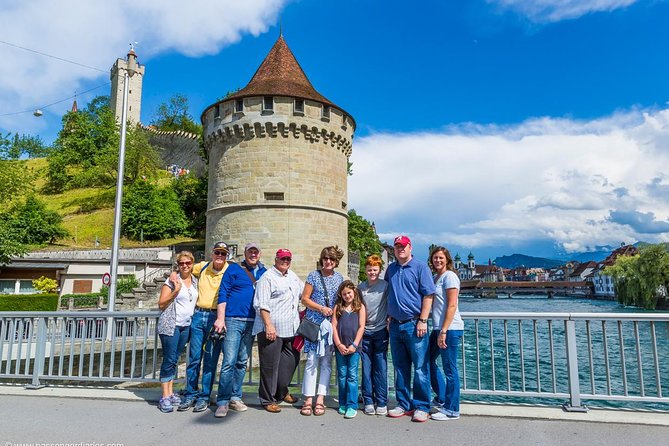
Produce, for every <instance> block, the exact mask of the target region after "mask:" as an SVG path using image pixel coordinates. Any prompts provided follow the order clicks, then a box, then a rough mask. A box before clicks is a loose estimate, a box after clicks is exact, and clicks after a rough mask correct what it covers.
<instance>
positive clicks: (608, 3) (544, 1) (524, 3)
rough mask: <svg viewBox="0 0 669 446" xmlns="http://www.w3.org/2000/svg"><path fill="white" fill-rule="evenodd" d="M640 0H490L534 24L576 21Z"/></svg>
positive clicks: (489, 0) (489, 1)
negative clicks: (576, 19) (591, 14)
mask: <svg viewBox="0 0 669 446" xmlns="http://www.w3.org/2000/svg"><path fill="white" fill-rule="evenodd" d="M637 1H638V0H488V3H494V4H497V5H498V6H499V7H500V8H502V9H509V10H511V11H515V12H517V13H519V14H522V15H524V16H526V17H527V18H528V19H530V20H531V21H533V22H537V23H549V22H559V21H560V20H566V19H575V18H578V17H581V16H583V15H586V14H589V13H592V12H602V11H613V10H615V9H619V8H624V7H626V6H629V5H631V4H633V3H636V2H637Z"/></svg>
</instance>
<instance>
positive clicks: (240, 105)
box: [235, 99, 244, 113]
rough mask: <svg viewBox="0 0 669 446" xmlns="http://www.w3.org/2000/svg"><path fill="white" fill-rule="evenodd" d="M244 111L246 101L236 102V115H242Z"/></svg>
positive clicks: (238, 100) (239, 100)
mask: <svg viewBox="0 0 669 446" xmlns="http://www.w3.org/2000/svg"><path fill="white" fill-rule="evenodd" d="M243 111H244V99H237V100H235V113H242V112H243Z"/></svg>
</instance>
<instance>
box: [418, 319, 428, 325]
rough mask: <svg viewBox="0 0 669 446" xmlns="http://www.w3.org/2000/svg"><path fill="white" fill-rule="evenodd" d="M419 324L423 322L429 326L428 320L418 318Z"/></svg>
mask: <svg viewBox="0 0 669 446" xmlns="http://www.w3.org/2000/svg"><path fill="white" fill-rule="evenodd" d="M418 322H422V323H424V324H427V319H421V318H418Z"/></svg>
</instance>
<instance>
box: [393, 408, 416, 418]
mask: <svg viewBox="0 0 669 446" xmlns="http://www.w3.org/2000/svg"><path fill="white" fill-rule="evenodd" d="M405 415H406V416H409V417H410V416H411V415H413V410H404V409H403V408H401V407H400V406H397V407H395V408H394V409H390V410H389V411H388V416H389V417H390V418H400V417H403V416H405Z"/></svg>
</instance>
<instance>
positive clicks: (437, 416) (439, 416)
mask: <svg viewBox="0 0 669 446" xmlns="http://www.w3.org/2000/svg"><path fill="white" fill-rule="evenodd" d="M430 418H431V419H433V420H435V421H451V420H457V419H459V418H460V415H454V416H452V417H451V416H448V415H446V414H445V413H443V412H436V413H433V414H432V415H430Z"/></svg>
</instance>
